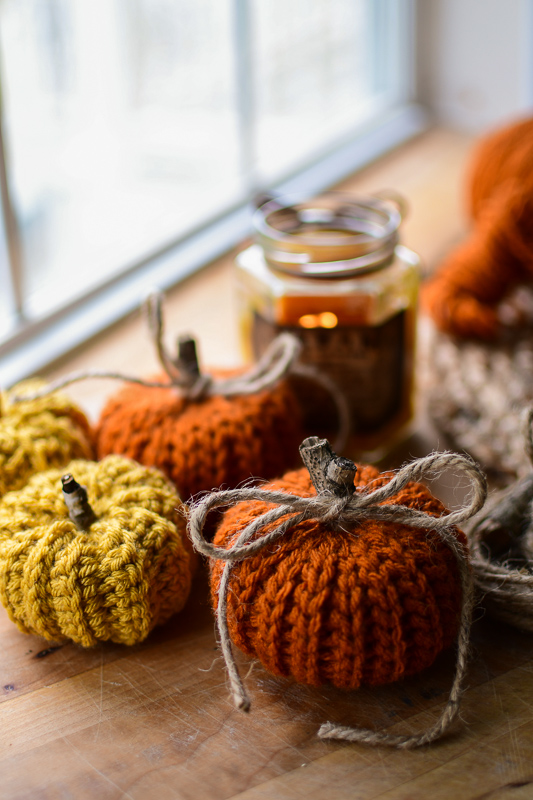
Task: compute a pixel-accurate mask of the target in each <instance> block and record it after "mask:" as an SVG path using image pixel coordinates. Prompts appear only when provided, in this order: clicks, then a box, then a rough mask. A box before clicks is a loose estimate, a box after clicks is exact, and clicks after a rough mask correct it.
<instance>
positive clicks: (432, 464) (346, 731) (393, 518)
mask: <svg viewBox="0 0 533 800" xmlns="http://www.w3.org/2000/svg"><path fill="white" fill-rule="evenodd" d="M300 452H301V455H302V459H303V461H304V463H305V464H306V466H307V468H308V469H309V472H310V474H311V479H312V481H313V484H314V485H315V488H316V490H317V494H316V496H313V497H298V496H295V495H292V494H288V493H286V492H283V491H268V490H264V489H261V488H258V487H248V488H243V489H234V490H228V491H220V492H213V493H211V494H209V495H207V496H206V497H204V498H203V499H201V500H199V501H198V502H197V503H196V505H194V506H193V507H192V508H191V510H190V515H189V533H190V536H191V539H192V541H193V545H194V547H195V548H196V549H197V550H198V551H199V552H200V553H202V554H203V555H205V556H208V557H209V558H211V559H215V560H219V561H224V562H225V565H224V569H223V571H222V577H221V580H220V586H219V596H218V604H217V610H216V621H217V629H218V635H219V639H220V645H221V649H222V654H223V657H224V660H225V663H226V669H227V672H228V676H229V680H230V685H231V691H232V696H233V701H234V703H235V705H236V707H237V708H240V709H241V710H243V711H249V709H250V698H249V697H248V694H247V692H246V690H245V688H244V685H243V682H242V679H241V677H240V674H239V671H238V668H237V665H236V662H235V658H234V655H233V650H232V646H231V639H230V635H229V630H228V622H227V604H228V591H229V580H230V572H231V567H232V565H233V564H234V563H237V562H239V561H243V560H244V559H246V558H250V557H252V556H254V555H256V554H257V553H259V552H261V551H262V550H264V549H265V548H268V547H269V546H270V545H273V544H274V543H275V542H276V541H277V540H278V539H280V538H281V537H283V536H284V535H285V534H286V533H287V532H288V531H290V530H292V529H293V528H294V527H295V526H297V525H299V524H300V523H301V522H304V521H306V520H311V519H312V520H316V521H317V522H319V523H324V524H327V525H328V526H329V527H333V528H334V529H343V528H347V527H348V526H349V527H350V528H351V529H353V528H354V527H356V526H357V525H359V524H361V523H363V522H364V521H365V520H378V521H383V522H395V523H400V524H403V525H409V526H412V527H415V528H423V529H427V530H431V531H434V532H435V533H436V534H437V535H438V536H439V537H440V538H441V540H442V541H443V542H444V543H445V544H446V545H448V547H449V548H450V549H451V550H452V552H453V554H454V556H455V558H456V560H457V564H458V568H459V573H460V578H461V588H462V605H461V620H460V626H459V633H458V656H457V664H456V672H455V676H454V680H453V685H452V688H451V691H450V696H449V699H448V702H447V704H446V707H445V709H444V711H443V712H442V714H441V716H440V717H439V719H438V720H437V722H436V723H435V724H434V725H432V726H431V727H430V728H429V729H428V730H427V731H425V732H423V733H422V734H419V735H414V736H395V735H389V734H385V733H381V732H377V731H371V730H365V729H360V728H347V727H341V726H338V725H333V724H331V723H326V724H325V725H322V727H321V728H320V730H319V736H320V737H322V738H330V739H344V740H348V741H358V742H365V743H367V744H373V745H376V744H386V745H392V746H394V747H399V748H411V747H417V746H420V745H422V744H426V743H428V742H431V741H433V740H435V739H437V738H439V737H440V736H441V735H442V734H443V733H444V732H445V730H446V729H447V728H448V727H449V725H450V724H451V723H452V721H453V720H454V719H455V717H456V715H457V712H458V709H459V700H460V697H461V694H462V688H461V683H462V679H463V677H464V673H465V669H466V661H467V655H468V646H469V637H470V626H471V613H472V597H473V584H472V577H471V573H470V568H469V560H468V553H467V552H466V550H465V549H464V548H463V546H462V544H461V543H460V542H459V541H458V540H457V538H456V537H455V536H454V534H453V531H452V528H453V526H455V525H456V524H458V523H462V522H465V521H466V520H467V519H469V518H470V517H471V516H473V515H474V514H475V513H476V512H478V511H479V510H480V509H481V507H482V506H483V504H484V502H485V499H486V495H487V482H486V478H485V475H484V474H483V473H482V472H481V470H480V468H479V467H478V466H477V464H475V462H474V461H473V460H472V459H470V458H469V457H466V456H461V455H457V454H454V453H433V454H431V455H429V456H426V457H425V458H421V459H417V460H415V461H413V462H411V463H410V464H407V465H406V466H404V467H402V468H401V469H400V470H399V471H398V472H396V474H395V475H394V476H393V477H392V479H391V480H390V481H389V483H387V484H385V485H384V486H381V487H379V488H377V489H374V490H372V488H371V484H370V486H369V487H367V488H366V489H365V490H354V486H353V477H354V476H355V471H356V467H355V465H354V464H353V463H352V462H348V461H347V459H340V458H338V457H337V456H336V455H335V453H334V452H333V450H332V449H331V447H330V445H329V443H328V442H327V441H326V440H320V439H317V438H316V437H310V438H309V439H306V440H305V441H304V442H303V444H302V445H301V447H300ZM317 453H318V458H314V456H316V454H317ZM335 460H336V461H337V463H338V462H344V463H343V465H342V466H341V468H340V469H341V471H342V469H344V472H345V476H344V477H345V478H346V480H345V488H344V494H342V495H340V496H339V492H340V490H339V484H338V483H337V482H336V481H335V479H334V478H333V479H332V478H331V477H330V476H328V474H327V468H328V466H330V465H331V464H332V463H335ZM347 464H352V469H351V470H350V469H349V468H347V467H346V465H347ZM454 468H455V469H460V470H462V471H463V472H464V473H465V474H466V476H467V477H468V478H469V480H470V482H471V484H472V490H471V494H470V497H469V499H468V502H467V503H466V504H465V505H464V506H463V507H462V508H460V509H457V510H456V511H452V512H449V513H446V514H443V515H442V516H441V517H434V516H431V515H430V514H427V513H425V512H424V511H419V510H417V509H414V508H410V507H408V506H403V505H382V504H383V503H384V502H386V501H387V500H390V499H391V498H392V497H394V496H395V495H396V494H397V493H398V492H400V491H401V490H402V489H403V488H404V487H405V486H406V485H407V483H409V482H411V481H419V480H420V479H422V478H424V477H428V476H430V475H433V476H434V475H435V474H439V473H440V472H441V471H443V470H444V469H454ZM338 471H339V470H337V472H338ZM350 472H351V490H350V487H349V485H348V473H350ZM249 500H258V501H261V502H264V503H272V504H274V506H275V507H274V508H272V509H269V510H268V511H266V512H265V513H264V514H262V515H261V516H259V517H257V518H256V519H255V520H253V522H251V523H250V524H249V525H248V526H247V527H246V528H245V529H244V530H243V531H242V532H241V533H240V534H239V536H238V537H237V538H236V540H235V541H234V543H233V544H232V545H231V546H230V547H228V548H225V547H219V546H216V545H214V544H212V543H211V542H209V541H207V540H206V539H205V537H204V534H203V529H204V525H205V521H206V518H207V515H208V514H209V512H210V511H212V510H213V509H215V508H219V507H221V506H228V505H233V504H236V503H239V502H242V501H249ZM273 526H274V527H273Z"/></svg>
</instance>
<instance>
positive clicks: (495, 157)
mask: <svg viewBox="0 0 533 800" xmlns="http://www.w3.org/2000/svg"><path fill="white" fill-rule="evenodd" d="M531 164H533V119H526V120H522V121H521V122H519V123H515V124H513V125H510V126H507V127H505V128H502V129H500V130H497V131H496V132H494V133H491V134H490V135H488V136H486V137H484V138H483V139H481V140H480V142H479V145H478V147H477V149H476V151H475V153H474V156H473V159H472V162H471V166H470V169H469V175H468V179H467V192H468V194H469V206H470V210H471V214H472V217H473V221H474V227H473V231H472V233H471V236H470V237H469V238H468V240H467V241H465V242H464V243H463V244H461V245H460V246H459V247H458V248H457V249H455V250H454V251H453V252H452V253H451V254H450V255H449V256H448V258H447V259H445V261H444V262H443V264H442V265H441V266H440V267H439V269H438V271H437V273H436V275H435V277H434V278H433V279H432V280H431V281H430V282H429V283H428V284H427V285H426V286H425V287H424V288H423V290H422V300H423V303H424V305H425V307H426V308H427V310H428V311H429V313H430V315H431V317H432V318H433V321H434V322H435V324H436V325H437V327H438V328H439V329H440V330H442V331H445V332H447V333H451V334H454V335H456V336H460V337H467V338H477V339H483V340H493V339H495V338H497V336H498V335H499V334H500V332H501V329H502V324H501V321H500V319H499V315H498V304H499V303H500V301H501V300H502V298H503V297H504V296H505V295H506V294H507V293H508V291H509V290H510V289H511V288H512V287H513V286H515V285H517V284H520V283H524V282H527V281H531V280H532V278H533V225H532V224H531V220H532V219H533V171H532V169H531Z"/></svg>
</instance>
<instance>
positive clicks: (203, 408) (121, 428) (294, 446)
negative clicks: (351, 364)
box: [96, 376, 303, 498]
mask: <svg viewBox="0 0 533 800" xmlns="http://www.w3.org/2000/svg"><path fill="white" fill-rule="evenodd" d="M158 379H160V380H161V379H162V380H164V377H163V378H162V377H161V376H158ZM302 438H303V436H302V428H301V412H300V408H299V405H298V403H297V400H296V398H295V395H294V394H293V392H292V390H291V389H290V387H289V385H288V383H287V382H286V381H280V382H279V383H278V384H277V385H275V386H274V387H272V388H270V389H267V390H265V391H261V392H258V393H256V394H249V395H239V396H236V397H221V396H213V397H208V398H205V399H202V400H197V401H193V400H186V399H184V398H183V397H182V396H181V395H180V394H179V392H178V391H177V390H176V389H173V388H169V389H166V388H165V389H154V388H147V387H144V386H138V385H135V384H129V385H126V386H125V387H124V388H123V389H122V390H121V391H119V392H118V393H117V394H116V395H115V396H113V397H112V398H110V400H109V401H108V402H107V404H106V406H105V407H104V409H103V411H102V414H101V417H100V420H99V423H98V425H97V429H96V442H97V452H98V457H99V458H103V457H104V456H105V455H108V454H109V453H118V454H120V455H125V456H128V457H129V458H132V459H134V460H135V461H138V462H140V463H141V464H144V465H145V466H147V467H158V468H159V469H160V470H161V471H162V472H164V473H165V474H166V475H167V477H169V478H170V479H171V480H172V481H173V482H174V483H175V484H176V486H177V487H178V490H179V494H180V496H181V497H184V498H188V497H191V496H192V495H195V494H197V493H198V492H201V491H206V490H211V489H213V488H217V487H220V486H223V485H224V486H226V488H227V487H235V486H237V485H238V484H239V483H240V482H241V481H244V480H247V479H249V478H251V477H255V476H261V477H267V478H272V477H275V476H276V475H281V474H282V473H283V472H284V471H285V470H286V469H288V468H289V467H290V466H292V465H293V464H294V463H295V461H296V460H297V458H298V444H299V443H300V441H301V440H302Z"/></svg>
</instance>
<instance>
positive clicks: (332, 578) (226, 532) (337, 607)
mask: <svg viewBox="0 0 533 800" xmlns="http://www.w3.org/2000/svg"><path fill="white" fill-rule="evenodd" d="M390 477H391V476H390V475H387V474H383V475H379V473H378V470H377V469H375V468H374V467H370V466H361V467H358V471H357V473H356V478H355V485H356V486H365V485H367V484H369V483H372V485H373V488H378V486H382V485H384V484H386V483H387V482H388V481H389V480H390ZM264 488H267V489H277V490H279V489H283V490H284V491H287V492H289V493H291V494H296V495H300V496H302V497H310V496H312V495H314V494H315V489H314V487H313V485H312V483H311V479H310V477H309V474H308V472H307V470H306V469H301V470H299V471H297V472H291V473H288V474H287V475H285V476H284V478H283V479H282V480H278V481H275V482H273V483H271V484H269V485H268V486H266V487H264ZM387 502H388V503H395V504H403V505H407V506H411V507H413V508H417V509H420V510H423V511H425V512H427V513H429V514H432V515H435V516H438V515H439V514H440V513H441V512H442V511H443V510H444V509H443V506H442V504H441V503H440V502H439V501H438V500H436V499H435V498H434V497H433V496H432V495H431V493H430V492H429V490H428V489H426V488H425V487H423V486H421V485H420V484H415V483H410V484H408V485H407V486H406V488H405V489H404V490H403V491H402V492H401V493H399V494H397V495H396V496H395V497H394V498H392V499H391V500H389V501H387ZM271 507H272V506H269V505H268V504H266V503H263V502H255V501H254V502H246V503H240V504H239V505H237V506H234V507H233V508H230V509H229V510H228V511H226V512H225V514H224V516H223V519H222V523H221V525H220V527H219V529H218V531H217V533H216V536H215V540H214V544H216V545H218V546H231V544H232V543H233V542H234V541H235V539H236V537H237V536H238V534H239V533H240V532H241V531H242V530H244V528H245V527H246V526H247V525H248V524H249V523H250V522H251V521H252V520H253V519H254V518H255V517H258V516H259V515H260V514H262V513H264V512H265V511H267V510H268V508H271ZM456 535H457V538H458V539H459V540H460V541H461V542H462V543H465V541H466V539H465V536H464V534H462V533H461V532H460V531H458V530H456ZM223 566H224V565H223V563H221V562H220V561H216V562H214V563H212V565H211V592H212V602H213V606H214V607H216V606H217V595H218V588H219V583H220V578H221V574H222V570H223ZM460 608H461V586H460V577H459V573H458V568H457V563H456V561H455V558H454V556H453V554H452V552H451V551H450V549H449V548H448V547H447V546H446V545H445V544H444V543H443V542H442V541H441V540H440V539H439V538H438V536H437V535H434V534H432V533H431V532H430V531H427V530H417V529H415V528H411V527H407V526H405V525H399V524H393V523H383V522H376V521H365V522H364V523H362V524H361V525H360V526H358V527H357V528H355V529H354V530H352V531H342V532H333V531H331V530H328V529H326V528H325V527H324V525H323V524H322V525H320V524H318V523H317V522H315V521H313V520H308V521H306V522H303V523H300V524H299V525H296V526H295V527H294V528H293V529H292V531H289V532H288V533H287V535H286V536H285V537H283V538H282V539H280V540H279V541H278V543H276V546H275V547H273V548H272V552H266V551H263V552H262V553H260V554H258V555H256V556H252V557H250V558H248V559H246V560H245V561H241V562H239V563H237V564H235V565H234V566H233V568H232V571H231V573H230V585H229V591H228V627H229V632H230V635H231V638H232V640H233V642H234V644H235V645H236V646H237V647H238V648H240V649H241V650H242V651H244V652H245V653H246V654H248V655H250V656H254V657H256V658H258V659H259V660H260V661H261V663H262V664H263V666H264V667H266V669H268V670H270V671H271V672H273V673H275V674H276V675H282V676H293V677H294V678H296V680H298V681H300V682H301V683H306V684H310V685H312V686H319V685H321V684H324V683H331V684H333V685H334V686H337V687H339V688H343V689H354V688H357V687H359V686H360V685H368V686H373V685H378V684H384V683H389V682H393V681H396V680H398V679H400V678H402V677H404V676H407V675H411V674H413V673H416V672H418V671H420V670H423V669H424V668H426V667H428V666H429V665H430V664H431V663H432V662H433V661H434V659H435V658H436V656H437V655H438V653H440V651H441V650H443V649H444V648H446V647H448V646H449V645H451V644H452V642H453V640H454V637H455V635H456V633H457V629H458V624H459V614H460Z"/></svg>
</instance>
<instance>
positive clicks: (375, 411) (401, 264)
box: [237, 192, 419, 454]
mask: <svg viewBox="0 0 533 800" xmlns="http://www.w3.org/2000/svg"><path fill="white" fill-rule="evenodd" d="M401 219H402V215H401V210H400V208H399V205H398V199H397V198H395V199H394V201H391V200H387V199H382V198H379V197H356V196H351V195H346V194H342V193H338V192H328V193H325V194H323V195H321V196H320V197H317V198H315V199H312V200H310V201H306V202H302V203H297V204H292V203H290V204H289V203H285V202H284V201H283V200H280V199H276V200H271V201H269V202H268V203H266V204H265V205H263V206H262V207H261V208H260V209H258V211H257V212H256V213H255V215H254V227H255V239H256V244H254V245H253V246H251V247H249V248H248V249H247V250H245V251H244V252H242V253H240V255H239V256H238V257H237V275H238V287H239V298H240V299H239V303H240V320H241V336H242V341H243V344H244V348H245V351H246V354H247V356H248V357H254V358H258V357H259V356H260V355H261V354H262V353H263V352H264V350H265V349H266V348H267V347H268V345H269V344H270V342H271V341H272V339H274V338H275V337H276V336H277V335H278V334H279V333H281V332H282V331H290V332H291V333H293V334H295V335H296V336H298V337H299V338H300V339H301V341H302V343H303V352H302V360H303V361H304V362H307V363H309V364H312V365H314V366H316V367H317V368H318V369H320V370H322V371H324V372H326V373H327V374H328V375H329V376H330V377H331V378H332V379H333V380H334V381H335V382H336V384H337V385H338V386H339V388H340V389H341V390H342V391H343V393H344V394H345V396H346V398H347V400H348V404H349V407H350V413H351V420H352V429H353V438H352V442H351V446H350V448H349V449H350V451H352V452H353V453H359V454H360V453H363V452H364V453H370V452H373V451H376V450H378V449H383V448H386V446H387V445H388V444H389V443H392V441H393V439H394V438H396V436H397V435H398V433H399V432H400V430H401V429H402V428H403V427H404V426H405V424H406V423H407V422H408V421H409V420H410V419H411V417H412V413H413V371H414V346H415V317H416V302H417V293H418V281H419V258H418V256H417V255H416V254H415V253H413V252H412V251H411V250H408V249H407V248H406V247H403V246H402V245H400V244H398V241H399V234H398V231H399V226H400V223H401ZM298 380H299V379H298ZM298 388H299V391H300V393H301V397H302V402H303V404H304V407H305V410H306V422H307V426H308V427H309V428H311V429H312V432H313V433H321V434H324V435H327V434H329V433H330V432H331V431H333V430H334V429H335V425H336V417H335V411H334V408H333V406H332V404H331V401H330V400H328V398H327V397H326V395H325V393H321V390H319V389H316V388H313V387H311V386H310V384H309V383H307V384H306V385H305V386H303V385H300V386H299V387H298Z"/></svg>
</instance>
